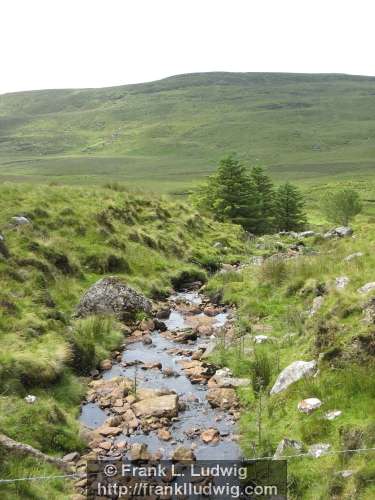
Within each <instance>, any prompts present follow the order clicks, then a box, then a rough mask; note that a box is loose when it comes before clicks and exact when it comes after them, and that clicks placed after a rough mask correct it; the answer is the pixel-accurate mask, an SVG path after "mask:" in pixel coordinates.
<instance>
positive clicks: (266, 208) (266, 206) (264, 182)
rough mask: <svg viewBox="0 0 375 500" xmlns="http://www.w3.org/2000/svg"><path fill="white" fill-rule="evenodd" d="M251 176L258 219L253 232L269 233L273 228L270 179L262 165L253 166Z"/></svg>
mask: <svg viewBox="0 0 375 500" xmlns="http://www.w3.org/2000/svg"><path fill="white" fill-rule="evenodd" d="M251 178H252V181H253V183H254V187H255V192H256V195H257V201H258V221H256V228H255V231H254V232H255V233H256V234H265V233H270V232H272V230H273V228H274V217H275V192H274V188H273V184H272V181H271V179H270V178H269V177H268V175H266V173H265V171H264V169H263V168H262V167H253V169H252V171H251Z"/></svg>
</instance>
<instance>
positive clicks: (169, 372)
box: [162, 366, 178, 377]
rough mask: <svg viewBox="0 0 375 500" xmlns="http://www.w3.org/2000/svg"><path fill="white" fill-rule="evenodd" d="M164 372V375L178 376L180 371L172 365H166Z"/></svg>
mask: <svg viewBox="0 0 375 500" xmlns="http://www.w3.org/2000/svg"><path fill="white" fill-rule="evenodd" d="M162 374H163V375H164V377H176V376H178V373H176V372H175V371H174V370H173V368H170V367H168V366H167V367H166V368H164V370H162Z"/></svg>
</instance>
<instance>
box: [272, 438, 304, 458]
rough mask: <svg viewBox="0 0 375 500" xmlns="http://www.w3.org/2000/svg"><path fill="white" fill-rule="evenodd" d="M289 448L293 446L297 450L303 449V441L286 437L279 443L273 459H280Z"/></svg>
mask: <svg viewBox="0 0 375 500" xmlns="http://www.w3.org/2000/svg"><path fill="white" fill-rule="evenodd" d="M288 448H292V449H293V450H296V451H301V450H302V448H303V444H302V443H301V441H296V440H294V439H288V438H284V439H282V440H281V441H280V443H279V444H278V445H277V448H276V451H275V454H274V456H273V459H274V460H280V458H281V457H283V456H284V455H285V451H286V450H287V449H288Z"/></svg>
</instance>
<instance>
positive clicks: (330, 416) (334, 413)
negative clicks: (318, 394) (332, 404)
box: [324, 410, 342, 420]
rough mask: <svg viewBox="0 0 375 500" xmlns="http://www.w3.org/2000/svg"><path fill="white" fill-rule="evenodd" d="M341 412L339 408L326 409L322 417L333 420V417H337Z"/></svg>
mask: <svg viewBox="0 0 375 500" xmlns="http://www.w3.org/2000/svg"><path fill="white" fill-rule="evenodd" d="M341 414H342V411H341V410H332V411H327V413H326V414H325V415H324V418H325V419H326V420H335V418H337V417H339V416H340V415H341Z"/></svg>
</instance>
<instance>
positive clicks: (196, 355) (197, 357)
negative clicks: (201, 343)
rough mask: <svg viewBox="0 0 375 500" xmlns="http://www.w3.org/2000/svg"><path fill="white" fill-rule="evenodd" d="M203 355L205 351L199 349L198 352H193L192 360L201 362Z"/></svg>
mask: <svg viewBox="0 0 375 500" xmlns="http://www.w3.org/2000/svg"><path fill="white" fill-rule="evenodd" d="M202 355H203V351H201V350H200V349H198V350H197V351H195V352H193V354H192V356H191V359H192V360H193V361H200V359H201V357H202Z"/></svg>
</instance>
